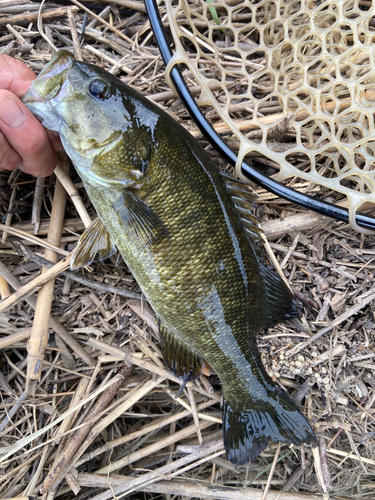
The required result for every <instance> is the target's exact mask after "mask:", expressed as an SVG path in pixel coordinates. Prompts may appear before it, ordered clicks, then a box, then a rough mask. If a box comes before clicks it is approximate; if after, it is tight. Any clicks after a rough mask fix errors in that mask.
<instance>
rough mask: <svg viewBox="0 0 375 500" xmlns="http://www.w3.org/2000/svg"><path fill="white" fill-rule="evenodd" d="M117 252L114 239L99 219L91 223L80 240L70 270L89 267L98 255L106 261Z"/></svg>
mask: <svg viewBox="0 0 375 500" xmlns="http://www.w3.org/2000/svg"><path fill="white" fill-rule="evenodd" d="M116 251H117V249H116V247H115V245H114V243H113V242H112V238H111V237H110V235H109V233H108V231H107V229H106V228H105V227H104V225H103V223H102V221H101V220H100V219H99V217H98V218H97V219H95V220H94V221H93V222H91V224H90V225H89V226H88V227H87V228H86V229H85V231H84V232H83V233H82V235H81V237H80V239H79V240H78V244H77V246H76V248H75V250H74V254H73V259H72V262H71V264H70V268H71V269H73V270H74V269H79V268H80V267H84V266H89V265H90V264H91V262H92V261H93V260H94V258H95V255H96V254H97V253H98V254H99V259H100V260H104V259H106V258H107V257H110V256H111V255H113V254H114V253H116Z"/></svg>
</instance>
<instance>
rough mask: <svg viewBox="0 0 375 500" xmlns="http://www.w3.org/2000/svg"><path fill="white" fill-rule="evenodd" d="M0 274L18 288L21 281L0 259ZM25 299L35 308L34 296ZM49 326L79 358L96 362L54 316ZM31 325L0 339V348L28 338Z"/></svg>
mask: <svg viewBox="0 0 375 500" xmlns="http://www.w3.org/2000/svg"><path fill="white" fill-rule="evenodd" d="M0 275H1V276H2V277H4V278H5V279H6V281H7V282H8V283H9V284H10V285H11V286H12V287H13V288H14V289H15V290H19V289H20V288H21V287H22V285H21V282H20V281H19V280H18V279H17V278H16V277H15V276H13V274H12V273H11V272H10V271H9V269H8V268H7V267H6V266H5V265H4V264H3V263H2V262H1V261H0ZM25 301H26V302H27V303H28V304H29V306H30V307H32V308H33V309H35V308H36V297H35V296H34V295H31V296H28V297H26V298H25ZM49 324H50V327H51V328H52V329H53V330H54V331H55V332H56V333H57V335H59V337H61V338H62V340H63V341H64V342H65V343H66V344H67V345H68V346H69V347H70V348H71V349H72V350H73V351H74V352H75V353H76V355H77V356H78V357H79V358H82V360H83V361H84V362H85V363H86V364H88V365H90V366H95V365H96V362H95V360H94V358H92V357H91V356H90V354H89V353H88V352H87V351H86V349H85V348H84V347H82V346H81V344H80V343H79V342H78V341H77V340H76V339H75V338H74V337H73V336H72V335H71V334H70V333H69V332H68V331H67V330H66V328H65V327H64V326H63V325H62V324H61V323H60V322H59V321H58V320H57V319H55V318H54V317H52V316H50V318H49ZM31 331H32V327H31V328H26V329H25V330H21V331H20V332H16V333H12V334H11V335H7V336H6V337H4V338H2V339H0V350H1V349H4V348H5V347H9V346H11V345H13V344H14V343H15V342H20V341H22V340H25V339H27V338H29V336H30V335H31Z"/></svg>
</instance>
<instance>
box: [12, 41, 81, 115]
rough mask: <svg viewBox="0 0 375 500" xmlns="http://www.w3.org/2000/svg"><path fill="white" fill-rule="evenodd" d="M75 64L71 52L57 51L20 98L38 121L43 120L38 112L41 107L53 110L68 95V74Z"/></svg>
mask: <svg viewBox="0 0 375 500" xmlns="http://www.w3.org/2000/svg"><path fill="white" fill-rule="evenodd" d="M75 63H76V59H75V57H74V55H73V54H72V53H71V52H69V51H67V50H59V51H58V52H57V53H56V54H55V56H54V57H53V58H52V59H51V60H50V62H49V63H48V64H47V65H46V66H45V68H43V70H42V71H41V72H40V74H39V75H38V77H37V78H36V79H35V80H34V81H33V82H32V83H31V87H30V88H29V90H28V91H27V92H26V94H25V95H24V96H23V97H22V102H23V103H24V104H25V106H27V107H28V108H29V109H30V110H31V111H32V112H33V113H34V114H35V115H36V116H37V117H38V118H39V119H40V120H41V119H42V118H43V117H42V114H41V112H40V110H41V109H42V106H43V107H44V108H48V109H50V108H53V107H54V106H56V105H57V104H58V103H60V102H61V101H62V100H64V98H66V97H67V96H68V95H69V93H70V91H71V85H70V83H69V73H70V70H71V69H72V67H73V66H74V64H75Z"/></svg>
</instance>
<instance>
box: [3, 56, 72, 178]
mask: <svg viewBox="0 0 375 500" xmlns="http://www.w3.org/2000/svg"><path fill="white" fill-rule="evenodd" d="M34 79H35V74H34V72H33V71H32V70H31V69H30V68H28V67H27V66H25V65H24V64H23V63H22V62H21V61H19V60H17V59H13V58H12V57H9V56H5V55H3V54H0V171H1V170H13V169H14V168H16V167H18V168H19V169H20V170H22V171H23V172H26V173H27V174H32V175H35V177H47V176H48V175H50V174H52V172H53V170H54V168H55V166H56V164H57V155H56V152H55V150H62V149H63V148H62V146H61V143H60V140H59V139H58V137H56V136H54V135H53V134H52V133H48V132H47V131H46V129H45V128H44V127H43V126H42V125H41V123H40V122H39V121H38V120H37V119H36V118H35V116H34V115H32V114H31V112H30V111H29V110H28V109H27V108H26V106H25V105H24V104H23V103H22V102H21V101H20V99H19V97H22V96H23V95H24V94H25V93H26V91H27V90H28V88H29V87H30V85H31V82H32V81H33V80H34Z"/></svg>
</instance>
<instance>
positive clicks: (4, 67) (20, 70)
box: [0, 54, 36, 97]
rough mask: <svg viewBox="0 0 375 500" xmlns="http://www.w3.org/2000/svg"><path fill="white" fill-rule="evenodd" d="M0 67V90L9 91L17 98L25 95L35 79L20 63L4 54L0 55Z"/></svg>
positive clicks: (31, 72) (28, 69)
mask: <svg viewBox="0 0 375 500" xmlns="http://www.w3.org/2000/svg"><path fill="white" fill-rule="evenodd" d="M0 67H1V71H0V89H6V90H10V91H11V92H13V94H16V95H17V96H18V97H21V96H23V95H24V94H25V93H26V91H27V90H28V88H29V87H30V85H31V82H32V81H33V80H34V79H35V77H36V75H35V73H34V71H32V70H31V69H30V68H28V67H27V66H26V65H25V64H24V63H23V62H22V61H19V60H18V59H14V58H13V57H9V56H6V55H4V54H0Z"/></svg>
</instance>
